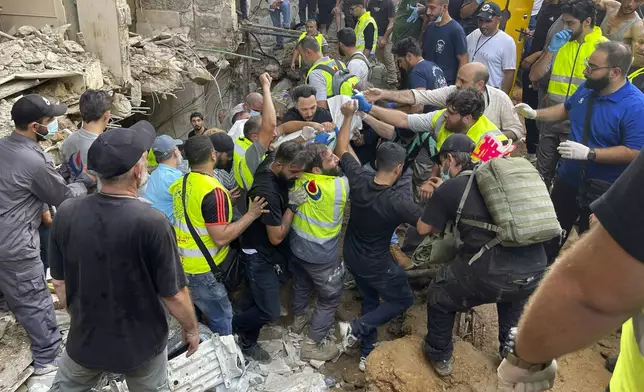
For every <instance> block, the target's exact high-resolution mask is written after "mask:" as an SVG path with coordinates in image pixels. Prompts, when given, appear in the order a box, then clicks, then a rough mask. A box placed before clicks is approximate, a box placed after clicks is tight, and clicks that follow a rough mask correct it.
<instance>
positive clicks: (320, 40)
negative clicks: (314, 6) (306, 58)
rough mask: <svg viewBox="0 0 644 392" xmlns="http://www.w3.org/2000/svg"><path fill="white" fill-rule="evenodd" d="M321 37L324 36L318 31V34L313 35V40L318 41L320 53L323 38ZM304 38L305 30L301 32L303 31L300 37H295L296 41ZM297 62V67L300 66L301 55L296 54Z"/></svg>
mask: <svg viewBox="0 0 644 392" xmlns="http://www.w3.org/2000/svg"><path fill="white" fill-rule="evenodd" d="M323 37H324V36H323V35H322V34H320V33H318V35H316V36H315V40H316V41H318V45H319V46H320V54H322V38H323ZM304 38H306V31H305V32H303V33H302V34H301V35H300V38H298V39H297V42H300V41H301V40H303V39H304ZM297 62H298V64H297V65H298V67H300V68H302V55H298V56H297Z"/></svg>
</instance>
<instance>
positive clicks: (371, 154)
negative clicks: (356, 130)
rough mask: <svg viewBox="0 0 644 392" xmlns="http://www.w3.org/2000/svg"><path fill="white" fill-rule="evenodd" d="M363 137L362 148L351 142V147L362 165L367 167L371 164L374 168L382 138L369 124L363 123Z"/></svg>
mask: <svg viewBox="0 0 644 392" xmlns="http://www.w3.org/2000/svg"><path fill="white" fill-rule="evenodd" d="M362 125H363V128H362V132H361V133H362V136H363V137H364V144H363V145H362V146H356V145H355V144H354V143H353V141H351V147H352V148H353V151H355V152H356V155H357V156H358V158H359V159H360V164H362V165H365V164H367V163H371V166H372V167H373V162H374V161H375V160H376V151H377V150H378V141H379V140H380V136H378V134H377V133H376V131H374V130H373V129H372V128H371V127H370V126H369V125H368V124H367V123H363V124H362Z"/></svg>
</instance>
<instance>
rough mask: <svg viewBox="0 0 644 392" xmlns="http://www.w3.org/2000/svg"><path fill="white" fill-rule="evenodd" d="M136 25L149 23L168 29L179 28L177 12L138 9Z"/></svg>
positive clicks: (179, 21)
mask: <svg viewBox="0 0 644 392" xmlns="http://www.w3.org/2000/svg"><path fill="white" fill-rule="evenodd" d="M137 21H138V23H150V24H152V25H162V26H166V27H168V28H171V29H173V28H175V27H180V26H181V20H180V18H179V12H178V11H161V10H151V9H139V10H138V14H137Z"/></svg>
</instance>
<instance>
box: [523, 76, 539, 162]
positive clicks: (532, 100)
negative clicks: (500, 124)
mask: <svg viewBox="0 0 644 392" xmlns="http://www.w3.org/2000/svg"><path fill="white" fill-rule="evenodd" d="M521 82H522V84H523V102H524V103H527V104H528V105H530V107H531V108H534V109H536V108H537V107H538V106H539V91H538V90H535V89H533V88H532V83H530V71H529V70H525V69H524V70H523V72H522V75H521ZM525 128H526V141H525V142H526V143H525V144H526V147H527V149H528V154H536V153H537V145H538V144H539V128H537V122H536V121H535V120H530V119H527V118H526V119H525Z"/></svg>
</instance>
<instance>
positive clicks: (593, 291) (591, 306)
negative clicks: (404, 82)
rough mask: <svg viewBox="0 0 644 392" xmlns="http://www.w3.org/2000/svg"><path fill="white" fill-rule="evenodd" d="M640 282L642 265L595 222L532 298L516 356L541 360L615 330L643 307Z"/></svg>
mask: <svg viewBox="0 0 644 392" xmlns="http://www.w3.org/2000/svg"><path fill="white" fill-rule="evenodd" d="M606 260H610V265H609V266H607V264H606ZM643 279H644V265H643V264H642V262H640V261H638V260H636V259H634V258H633V257H632V256H630V255H629V254H628V253H626V251H624V249H622V248H621V247H620V246H619V245H618V244H617V243H616V242H615V240H613V238H612V237H611V235H610V234H609V233H608V232H607V231H606V230H605V229H604V228H603V227H602V226H601V224H596V225H595V226H594V227H593V228H592V229H591V230H590V232H589V233H588V234H586V235H585V236H582V237H581V239H580V240H579V241H578V242H577V243H576V244H575V245H574V246H573V247H572V249H570V250H568V251H567V252H565V253H564V254H563V256H561V257H560V258H559V260H557V262H556V263H555V264H554V267H553V268H552V270H551V271H550V273H549V274H548V275H547V276H546V277H545V279H544V280H543V282H542V283H541V285H540V286H539V288H538V289H537V291H536V293H535V294H534V295H533V296H532V298H531V300H530V303H529V304H528V306H527V308H526V311H525V313H524V315H523V317H522V319H521V322H520V323H519V330H518V335H517V340H516V352H517V354H518V355H519V357H521V358H522V359H524V360H526V361H528V362H532V363H541V362H546V361H549V360H551V359H553V358H556V357H559V356H561V355H564V354H566V353H570V352H573V351H576V350H579V349H581V348H583V347H586V346H587V345H589V344H591V343H592V342H594V341H596V340H597V339H599V338H601V337H602V336H605V335H606V334H608V333H610V332H611V331H614V330H615V329H617V328H618V327H619V326H620V325H621V324H622V323H623V322H624V321H625V320H627V319H628V318H630V317H631V316H632V315H633V314H635V313H637V312H638V311H639V309H640V308H641V307H642V304H644V290H641V283H642V280H643ZM597 282H601V284H598V283H597Z"/></svg>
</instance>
